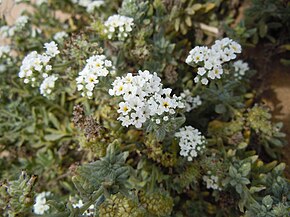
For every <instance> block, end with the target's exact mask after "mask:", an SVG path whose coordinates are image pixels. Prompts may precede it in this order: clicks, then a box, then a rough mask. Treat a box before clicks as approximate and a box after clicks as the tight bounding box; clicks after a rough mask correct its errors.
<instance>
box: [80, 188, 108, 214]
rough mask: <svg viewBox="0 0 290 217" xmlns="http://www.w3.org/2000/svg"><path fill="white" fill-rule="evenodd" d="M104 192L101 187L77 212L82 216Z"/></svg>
mask: <svg viewBox="0 0 290 217" xmlns="http://www.w3.org/2000/svg"><path fill="white" fill-rule="evenodd" d="M103 192H104V189H103V187H100V188H99V190H98V191H96V192H95V193H94V194H93V195H92V196H91V197H90V199H89V201H88V202H86V203H85V204H84V205H83V206H82V207H81V208H80V209H79V210H80V213H81V214H83V213H84V212H85V211H86V210H87V209H88V208H89V207H90V206H91V205H92V204H93V203H94V202H95V201H96V200H97V199H98V198H99V197H100V196H101V195H102V194H103Z"/></svg>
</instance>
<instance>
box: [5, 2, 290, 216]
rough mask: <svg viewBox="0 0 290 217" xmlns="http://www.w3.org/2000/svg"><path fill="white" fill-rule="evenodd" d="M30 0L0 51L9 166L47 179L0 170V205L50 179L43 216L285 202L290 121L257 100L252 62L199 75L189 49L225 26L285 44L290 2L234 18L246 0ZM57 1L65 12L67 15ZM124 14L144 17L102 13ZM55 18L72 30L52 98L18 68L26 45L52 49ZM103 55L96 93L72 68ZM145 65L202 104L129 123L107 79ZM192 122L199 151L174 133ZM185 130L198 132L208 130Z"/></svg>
mask: <svg viewBox="0 0 290 217" xmlns="http://www.w3.org/2000/svg"><path fill="white" fill-rule="evenodd" d="M26 2H27V3H28V4H29V5H30V6H32V7H33V8H34V11H33V12H28V11H25V12H24V14H25V15H27V16H28V18H29V19H28V22H27V23H26V24H25V28H22V29H19V30H17V31H16V32H15V34H14V35H11V36H9V38H8V41H9V44H10V47H11V49H12V51H13V52H12V53H11V54H9V55H8V54H3V55H2V54H1V56H0V66H1V67H0V76H1V80H0V87H1V88H0V177H1V179H3V180H14V179H15V176H16V174H18V172H19V171H20V170H21V169H23V170H25V171H27V173H29V174H36V175H37V177H38V182H36V183H34V182H35V180H36V176H32V177H29V176H28V175H26V173H24V172H23V173H22V174H21V175H20V177H19V179H18V180H14V181H3V182H1V186H0V205H1V208H0V212H1V214H2V213H3V216H32V215H34V214H37V213H35V210H36V209H35V205H36V201H34V200H37V197H35V198H34V195H35V194H36V195H38V194H39V193H40V192H43V191H50V192H51V193H52V194H51V195H52V196H51V197H49V198H46V200H45V204H47V205H48V206H49V209H48V210H46V211H45V212H44V214H45V215H46V216H64V217H68V216H70V217H76V216H88V215H91V216H100V217H102V216H136V217H139V216H140V217H141V216H144V217H147V216H148V217H162V216H164V217H165V216H177V217H182V216H209V217H212V216H245V217H251V216H261V217H262V216H263V217H264V216H265V217H266V216H267V217H268V216H271V217H272V216H273V217H274V216H281V217H282V216H283V217H284V216H287V215H288V213H289V211H290V210H289V207H290V195H289V192H290V184H289V180H287V179H286V178H285V177H284V174H283V170H284V168H285V164H283V163H280V164H278V161H273V162H271V161H272V160H273V159H279V157H280V155H279V153H280V151H281V147H282V146H283V145H284V144H285V140H284V137H285V134H284V133H282V132H281V131H282V124H280V123H278V124H276V123H273V122H272V120H271V119H272V116H271V113H270V111H269V110H268V109H267V108H265V107H263V106H260V105H258V104H256V105H254V103H253V102H256V101H257V99H256V98H255V91H254V90H253V89H252V87H251V86H250V81H251V80H252V79H253V75H254V73H255V71H254V70H248V71H246V72H245V75H244V76H242V77H241V78H239V79H237V78H236V77H235V76H234V73H236V72H237V71H236V68H235V65H234V64H233V62H228V63H226V64H224V66H223V75H222V76H221V78H220V79H215V80H214V79H211V80H210V83H209V85H202V84H201V83H197V84H196V83H195V82H194V79H193V78H194V77H195V75H196V74H197V72H198V71H197V67H199V66H200V65H197V67H189V66H188V65H187V64H185V59H186V57H187V55H188V53H189V50H190V49H192V48H193V47H194V46H196V45H209V44H212V43H213V41H214V39H216V38H220V37H222V36H223V34H224V32H227V34H228V36H233V37H236V39H237V41H240V42H243V43H245V44H246V43H247V44H249V43H258V41H257V39H259V43H262V42H265V41H266V39H268V40H270V41H271V42H272V43H274V44H275V46H280V45H281V46H282V47H281V49H282V48H283V49H286V50H287V49H289V47H288V44H287V43H288V41H287V40H288V38H287V37H288V35H287V34H286V33H287V31H288V30H287V28H289V19H288V17H289V16H288V14H289V13H287V12H288V8H289V3H285V2H283V1H273V0H267V1H262V0H255V1H252V4H251V7H250V8H249V9H248V10H247V11H248V12H247V13H246V14H245V16H246V17H245V20H243V21H242V22H241V23H240V24H238V25H236V26H235V27H234V28H233V29H231V30H227V29H226V28H224V26H225V25H226V26H234V25H235V20H234V18H236V17H237V15H238V11H239V10H240V6H241V5H242V4H243V3H244V1H224V0H212V1H203V0H199V1H194V0H180V1H175V0H146V1H141V0H125V1H118V0H114V1H108V0H106V1H105V4H103V5H101V6H100V7H96V8H94V9H93V12H92V13H89V12H88V10H87V8H86V7H85V6H84V5H81V4H78V1H77V2H76V3H73V2H72V1H70V0H65V1H57V0H49V1H47V2H44V3H42V4H40V5H38V4H34V3H33V4H32V3H31V2H30V1H26ZM84 2H85V1H84ZM95 3H96V2H95ZM265 3H267V4H265ZM284 6H285V7H284ZM59 11H62V12H64V13H66V15H68V16H67V17H66V16H65V17H64V18H63V19H59V17H58V16H57V13H58V12H59ZM116 13H118V14H119V15H123V16H128V17H131V18H133V20H134V26H133V28H132V31H130V32H128V36H127V37H126V38H124V40H121V41H118V40H117V38H113V39H109V38H108V37H107V35H106V34H105V32H104V30H105V28H106V26H105V21H106V20H107V18H108V17H109V16H111V15H113V14H116ZM249 18H251V19H249ZM3 25H6V23H5V21H3V22H2V21H1V26H3ZM284 27H285V28H284ZM9 28H13V25H12V26H11V25H10V26H9ZM1 29H2V28H1ZM4 29H5V26H4ZM37 29H39V31H38V30H37ZM2 30H3V29H2ZM2 30H1V31H2ZM1 31H0V33H1V34H2V32H1ZM59 31H65V32H66V34H67V35H68V36H67V37H65V38H63V39H62V40H60V41H57V43H58V49H59V51H60V54H59V55H57V56H56V57H55V58H54V59H53V60H52V61H50V62H49V64H51V66H52V69H53V70H52V71H53V73H54V74H56V75H57V76H58V80H57V81H56V83H55V87H54V89H53V95H54V97H51V98H45V97H44V96H42V95H41V94H40V91H39V88H40V87H31V86H30V85H29V84H25V83H24V82H23V79H20V78H19V76H18V72H19V68H20V67H21V65H22V61H23V59H24V58H25V56H27V54H28V53H30V52H32V51H38V52H39V53H42V52H43V50H44V48H43V44H44V43H46V42H49V41H52V40H56V39H55V38H54V36H55V33H57V32H59ZM284 33H285V34H284ZM278 36H279V37H278ZM261 39H263V40H261ZM274 39H275V40H274ZM276 39H277V40H276ZM93 55H105V56H106V57H107V59H108V60H110V61H111V62H112V65H113V66H114V67H113V68H114V70H112V72H111V73H109V74H108V75H107V76H99V77H98V82H96V84H94V85H95V86H94V89H93V91H92V93H93V96H92V98H91V99H88V98H85V97H84V96H82V95H81V93H80V87H79V86H78V84H77V82H76V78H77V76H78V75H79V73H80V71H82V70H83V69H84V67H85V65H86V64H87V63H88V61H87V59H88V58H90V57H92V56H93ZM99 64H100V63H99ZM2 66H3V67H2ZM2 69H3V70H2ZM138 70H149V71H150V72H151V73H153V72H156V73H157V75H158V77H160V78H161V80H162V81H161V83H162V84H163V88H170V89H171V90H172V93H171V95H170V96H166V97H173V95H175V96H176V97H178V96H181V95H182V93H184V92H185V90H187V91H188V93H189V96H190V97H191V98H190V99H189V102H188V103H189V104H190V103H192V102H191V100H192V101H193V98H194V97H196V96H199V97H200V101H201V103H200V104H199V105H197V106H196V107H194V106H193V107H194V108H192V110H190V109H189V110H187V109H186V108H182V107H180V108H179V107H178V109H175V110H173V111H171V113H172V114H171V113H168V114H170V115H169V116H170V118H168V117H166V118H165V116H160V117H157V115H156V116H154V117H152V118H151V119H148V120H146V122H144V124H143V125H142V127H141V128H135V127H134V126H129V127H126V126H122V124H121V123H120V120H119V117H120V113H121V112H122V111H120V110H119V108H120V104H119V103H120V102H121V101H120V98H117V97H113V96H111V95H110V94H109V93H108V91H109V89H110V88H112V82H114V81H115V80H116V77H118V76H125V75H126V74H127V73H132V76H135V75H136V74H137V72H138ZM44 77H45V76H44ZM2 78H3V79H2ZM129 83H130V82H129ZM82 88H84V87H82ZM146 88H147V87H146ZM148 88H149V87H148ZM150 88H151V87H150ZM167 90H169V89H167ZM136 94H137V95H138V94H139V93H136ZM162 95H166V94H165V93H162ZM179 100H181V102H182V103H184V102H185V99H179ZM128 101H130V100H128ZM138 103H141V102H138ZM118 105H119V106H118ZM137 106H138V105H137ZM144 112H148V111H144ZM159 118H160V119H159ZM157 119H158V120H159V121H160V120H161V121H160V122H158V121H157ZM132 125H133V124H132ZM182 126H192V127H194V128H196V129H198V130H199V131H198V132H199V133H200V135H201V136H202V137H201V138H205V139H204V140H206V141H205V142H204V143H205V148H204V150H203V151H202V152H199V153H198V154H197V156H195V157H193V158H192V161H188V160H187V158H186V157H185V156H184V155H185V154H184V153H183V151H184V150H182V145H181V142H182V141H180V139H177V138H176V136H175V134H176V133H177V132H179V130H180V129H181V127H182ZM185 136H186V138H187V139H188V140H190V142H192V140H194V139H196V138H199V137H198V136H196V138H192V137H193V135H192V134H191V133H190V134H186V135H185ZM183 142H184V141H183ZM193 146H194V145H193ZM187 148H189V149H190V148H192V147H187ZM195 148H196V147H195ZM182 153H183V155H182ZM194 154H195V153H192V155H194ZM258 154H259V155H258ZM262 159H263V160H264V161H265V162H268V163H265V162H263V160H262ZM34 185H35V187H34ZM33 187H34V188H33ZM78 200H79V201H78ZM77 201H78V202H77ZM80 201H81V202H80ZM90 210H92V212H90ZM32 212H34V214H33V213H32ZM88 213H91V214H88Z"/></svg>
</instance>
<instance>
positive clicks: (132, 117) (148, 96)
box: [109, 70, 185, 128]
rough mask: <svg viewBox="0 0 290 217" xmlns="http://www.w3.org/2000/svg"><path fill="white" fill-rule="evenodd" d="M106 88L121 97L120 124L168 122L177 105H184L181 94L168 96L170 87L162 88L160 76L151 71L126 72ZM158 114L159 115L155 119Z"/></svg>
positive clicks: (111, 93)
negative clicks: (136, 73) (179, 95)
mask: <svg viewBox="0 0 290 217" xmlns="http://www.w3.org/2000/svg"><path fill="white" fill-rule="evenodd" d="M112 85H113V88H112V89H110V90H109V94H110V95H112V96H122V98H123V100H124V101H122V102H120V103H119V110H118V113H120V116H119V118H118V120H120V121H121V122H122V125H123V126H126V127H128V126H129V125H134V126H135V127H137V128H141V127H142V126H143V124H144V123H145V122H146V121H147V120H151V121H152V122H154V123H156V124H160V123H161V120H163V121H168V120H169V119H170V117H172V115H174V114H175V113H176V111H175V110H176V109H177V108H180V109H181V108H184V107H185V105H184V103H183V102H182V99H181V97H176V96H175V95H173V96H172V97H171V96H170V94H171V92H172V90H171V89H170V88H164V89H163V88H162V84H161V79H160V78H159V77H158V76H157V74H156V73H155V72H154V73H153V74H151V73H150V72H149V71H148V70H145V71H141V70H139V72H138V75H136V76H133V75H132V74H131V73H128V74H127V75H126V76H124V77H117V78H116V80H115V81H114V82H113V84H112ZM157 116H160V118H155V117H157Z"/></svg>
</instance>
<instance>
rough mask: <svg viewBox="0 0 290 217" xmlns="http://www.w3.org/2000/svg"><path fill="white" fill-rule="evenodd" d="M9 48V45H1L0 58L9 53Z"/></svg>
mask: <svg viewBox="0 0 290 217" xmlns="http://www.w3.org/2000/svg"><path fill="white" fill-rule="evenodd" d="M10 50H11V48H10V46H9V45H2V46H0V58H2V57H5V56H8V55H9V53H10Z"/></svg>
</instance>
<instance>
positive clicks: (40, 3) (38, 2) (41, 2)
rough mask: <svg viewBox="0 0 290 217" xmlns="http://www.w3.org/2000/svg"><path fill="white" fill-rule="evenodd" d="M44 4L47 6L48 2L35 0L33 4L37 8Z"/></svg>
mask: <svg viewBox="0 0 290 217" xmlns="http://www.w3.org/2000/svg"><path fill="white" fill-rule="evenodd" d="M44 3H46V4H47V3H48V0H36V1H35V4H36V5H38V6H39V5H42V4H44Z"/></svg>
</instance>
